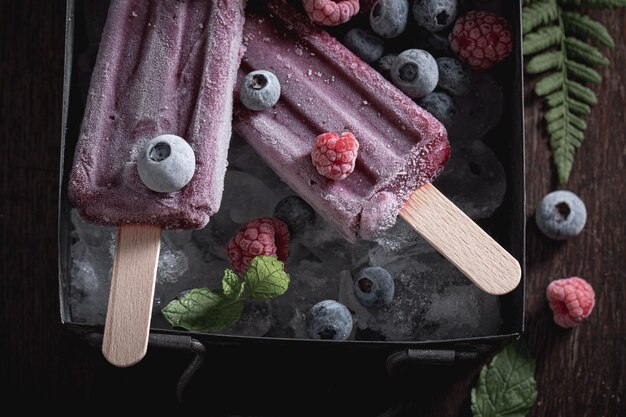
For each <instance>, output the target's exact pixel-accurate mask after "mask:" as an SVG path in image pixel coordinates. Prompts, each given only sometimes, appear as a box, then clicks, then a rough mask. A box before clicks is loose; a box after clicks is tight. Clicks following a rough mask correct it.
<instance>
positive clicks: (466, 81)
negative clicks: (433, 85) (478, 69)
mask: <svg viewBox="0 0 626 417" xmlns="http://www.w3.org/2000/svg"><path fill="white" fill-rule="evenodd" d="M437 68H438V69H439V84H438V87H439V88H442V89H444V90H446V91H447V92H448V93H450V94H452V95H455V96H462V95H465V94H467V93H469V91H470V89H471V87H472V71H470V69H469V68H467V67H466V66H465V65H463V64H462V63H461V62H459V61H457V60H456V59H454V58H447V57H442V58H437Z"/></svg>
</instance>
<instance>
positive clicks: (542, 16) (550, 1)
mask: <svg viewBox="0 0 626 417" xmlns="http://www.w3.org/2000/svg"><path fill="white" fill-rule="evenodd" d="M557 16H558V9H557V5H556V0H535V1H532V2H529V3H528V4H527V5H526V6H525V7H524V9H523V10H522V32H523V33H524V34H526V33H528V32H530V31H531V30H533V29H535V28H537V27H538V26H542V25H545V24H548V23H550V22H554V21H555V20H556V18H557Z"/></svg>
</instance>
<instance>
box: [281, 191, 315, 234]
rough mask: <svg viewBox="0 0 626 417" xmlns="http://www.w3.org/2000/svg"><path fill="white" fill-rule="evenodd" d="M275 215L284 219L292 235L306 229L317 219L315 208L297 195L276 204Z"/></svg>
mask: <svg viewBox="0 0 626 417" xmlns="http://www.w3.org/2000/svg"><path fill="white" fill-rule="evenodd" d="M274 217H276V218H279V219H281V220H282V221H284V222H285V223H286V224H287V226H288V227H289V232H290V233H291V235H292V236H293V235H295V234H297V233H299V232H302V231H303V230H306V229H307V228H308V227H309V226H311V225H312V224H313V222H314V221H315V210H313V208H312V207H311V206H309V205H308V204H307V202H306V201H304V200H303V199H301V198H300V197H297V196H289V197H285V198H283V199H282V200H280V201H279V202H278V204H276V207H275V208H274Z"/></svg>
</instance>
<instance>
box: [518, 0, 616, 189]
mask: <svg viewBox="0 0 626 417" xmlns="http://www.w3.org/2000/svg"><path fill="white" fill-rule="evenodd" d="M524 4H525V6H524V14H523V16H524V17H523V18H524V19H528V21H526V22H524V29H523V30H524V55H525V56H527V57H529V58H530V59H529V60H528V62H527V64H526V73H528V74H532V75H535V74H540V73H546V74H547V75H546V76H545V77H543V78H542V79H541V80H539V82H537V84H536V85H535V89H534V90H535V94H537V95H538V96H539V97H543V101H544V103H545V106H546V110H545V114H544V120H545V122H546V130H547V132H548V137H549V141H548V142H549V144H550V148H551V149H552V154H553V157H554V164H555V166H556V170H557V174H558V178H559V182H560V183H561V184H565V183H567V181H568V179H569V175H570V173H571V171H572V166H573V164H574V156H575V154H576V151H577V150H578V149H579V148H580V146H581V145H582V143H583V141H584V139H585V130H586V129H587V123H586V122H585V120H584V119H583V117H586V116H588V115H589V114H590V113H591V109H592V107H593V106H594V105H595V104H596V103H597V102H598V97H597V95H596V93H594V92H593V90H591V89H590V88H589V87H587V85H586V84H599V83H600V82H602V76H601V75H600V73H599V72H598V71H597V70H596V69H595V68H594V67H603V66H607V65H609V60H608V59H607V58H606V57H605V56H604V55H603V54H602V52H601V51H600V50H599V49H598V47H597V45H599V46H605V47H609V48H610V47H612V46H613V45H614V42H613V38H612V37H611V35H610V34H609V33H608V31H607V30H606V28H605V27H604V25H602V23H600V22H598V21H597V20H594V19H592V18H590V17H588V16H586V15H583V14H581V13H579V12H577V11H573V10H572V8H574V7H579V6H580V7H585V8H600V9H602V8H604V9H607V8H608V9H612V8H615V7H622V6H626V0H527V1H525V2H524ZM563 7H565V8H566V9H567V10H564V9H563ZM593 43H595V44H596V45H593Z"/></svg>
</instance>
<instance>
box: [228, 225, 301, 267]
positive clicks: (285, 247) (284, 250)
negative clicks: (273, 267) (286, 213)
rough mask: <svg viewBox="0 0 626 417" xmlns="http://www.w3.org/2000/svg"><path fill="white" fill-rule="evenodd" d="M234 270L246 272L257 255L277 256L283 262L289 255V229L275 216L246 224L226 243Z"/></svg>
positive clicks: (229, 260) (229, 259)
mask: <svg viewBox="0 0 626 417" xmlns="http://www.w3.org/2000/svg"><path fill="white" fill-rule="evenodd" d="M226 256H227V257H228V262H229V263H230V266H231V267H232V268H233V270H234V271H235V272H237V273H241V274H243V273H245V272H246V270H247V269H248V266H250V262H252V259H254V257H255V256H275V257H276V258H278V260H279V261H282V262H283V263H286V262H287V257H288V256H289V229H288V228H287V225H286V224H285V223H284V222H283V221H281V220H279V219H275V218H267V217H266V218H260V219H256V220H252V221H250V222H248V223H246V224H245V225H243V227H242V228H241V229H239V231H238V232H237V233H235V235H234V236H233V237H231V238H230V240H229V241H228V243H227V244H226Z"/></svg>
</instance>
